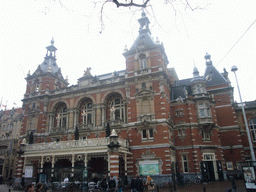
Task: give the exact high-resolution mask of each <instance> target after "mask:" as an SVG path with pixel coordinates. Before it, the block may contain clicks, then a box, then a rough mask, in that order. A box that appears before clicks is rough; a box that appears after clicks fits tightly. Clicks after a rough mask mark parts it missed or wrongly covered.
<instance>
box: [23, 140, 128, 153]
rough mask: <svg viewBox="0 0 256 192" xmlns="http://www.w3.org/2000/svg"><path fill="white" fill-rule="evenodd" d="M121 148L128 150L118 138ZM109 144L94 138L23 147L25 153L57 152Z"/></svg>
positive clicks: (125, 144)
mask: <svg viewBox="0 0 256 192" xmlns="http://www.w3.org/2000/svg"><path fill="white" fill-rule="evenodd" d="M118 142H119V144H120V145H121V147H124V148H128V147H129V144H128V141H127V140H124V139H121V138H118ZM109 143H110V141H109V138H95V139H84V140H70V141H59V142H56V141H54V142H48V143H36V144H28V145H26V147H25V152H28V151H43V150H59V149H72V148H90V147H96V146H107V145H108V144H109Z"/></svg>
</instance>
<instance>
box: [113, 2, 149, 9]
mask: <svg viewBox="0 0 256 192" xmlns="http://www.w3.org/2000/svg"><path fill="white" fill-rule="evenodd" d="M149 1H150V0H146V2H145V3H143V4H137V3H133V0H131V2H130V3H119V1H118V0H112V2H113V3H115V4H116V6H117V8H118V7H121V6H122V7H131V6H134V7H144V8H145V7H147V4H148V2H149Z"/></svg>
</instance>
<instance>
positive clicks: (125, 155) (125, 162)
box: [124, 153, 127, 176]
mask: <svg viewBox="0 0 256 192" xmlns="http://www.w3.org/2000/svg"><path fill="white" fill-rule="evenodd" d="M124 171H125V176H127V153H125V154H124Z"/></svg>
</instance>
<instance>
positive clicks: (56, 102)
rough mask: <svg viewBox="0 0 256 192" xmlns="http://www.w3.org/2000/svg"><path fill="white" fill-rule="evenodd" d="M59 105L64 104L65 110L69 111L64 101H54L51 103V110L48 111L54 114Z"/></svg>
mask: <svg viewBox="0 0 256 192" xmlns="http://www.w3.org/2000/svg"><path fill="white" fill-rule="evenodd" d="M61 103H64V104H65V105H66V106H67V108H68V109H69V104H68V102H67V101H65V100H62V101H55V102H54V103H53V105H52V107H51V109H50V112H55V111H56V109H57V108H58V107H59V106H60V104H61Z"/></svg>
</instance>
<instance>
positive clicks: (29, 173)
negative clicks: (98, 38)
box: [25, 166, 33, 178]
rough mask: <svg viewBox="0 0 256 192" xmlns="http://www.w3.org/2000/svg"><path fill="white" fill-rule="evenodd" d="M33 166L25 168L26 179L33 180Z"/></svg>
mask: <svg viewBox="0 0 256 192" xmlns="http://www.w3.org/2000/svg"><path fill="white" fill-rule="evenodd" d="M32 176H33V166H25V178H32Z"/></svg>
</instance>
